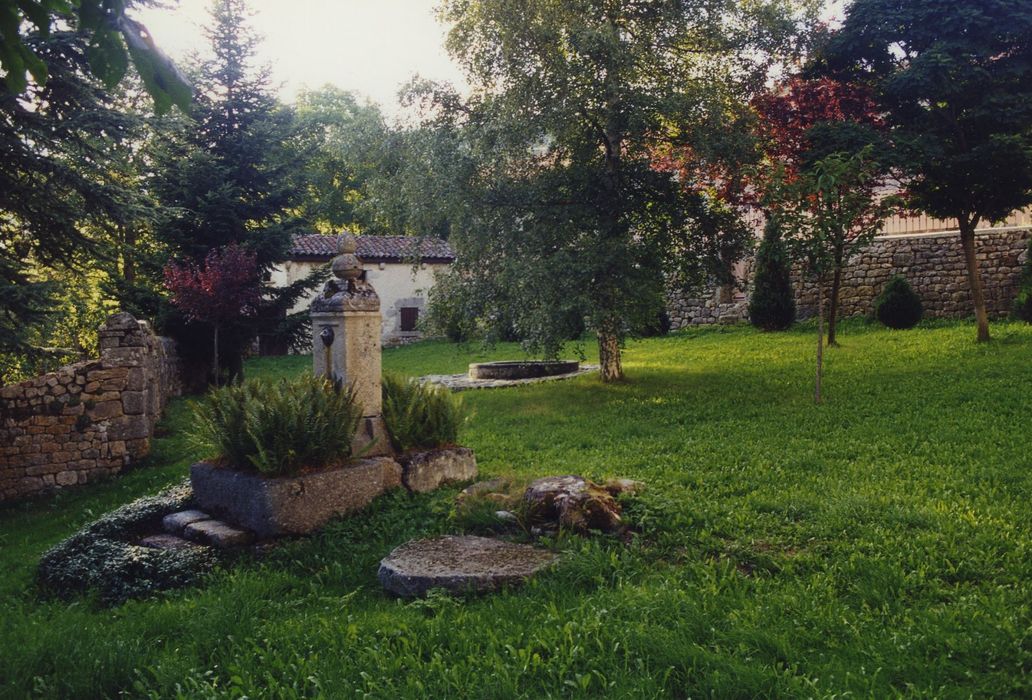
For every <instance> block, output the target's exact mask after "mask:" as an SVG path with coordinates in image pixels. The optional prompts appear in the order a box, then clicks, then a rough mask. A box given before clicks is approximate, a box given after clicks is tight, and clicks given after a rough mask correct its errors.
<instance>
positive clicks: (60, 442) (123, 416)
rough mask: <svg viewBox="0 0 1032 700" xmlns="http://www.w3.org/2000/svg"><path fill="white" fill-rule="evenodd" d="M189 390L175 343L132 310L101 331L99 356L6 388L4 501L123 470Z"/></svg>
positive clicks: (0, 435) (0, 492) (0, 397)
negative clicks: (170, 405) (169, 405)
mask: <svg viewBox="0 0 1032 700" xmlns="http://www.w3.org/2000/svg"><path fill="white" fill-rule="evenodd" d="M180 393H182V385H181V381H180V367H179V360H178V357H177V355H176V352H175V345H174V343H173V342H172V341H171V340H169V339H167V338H159V337H157V336H155V335H154V334H153V333H152V332H151V331H150V328H149V327H148V326H147V324H146V323H143V322H139V321H137V320H136V319H135V318H133V317H132V316H131V315H129V314H126V313H120V314H116V315H114V316H112V317H111V318H109V319H108V320H107V322H106V323H105V324H104V325H103V326H102V327H101V329H100V358H99V359H97V360H90V361H86V362H78V363H76V364H72V365H68V366H67V367H62V368H61V369H59V370H57V371H56V372H51V373H49V374H45V375H43V376H41V377H36V378H34V379H29V380H27V381H24V382H21V383H20V384H12V385H10V386H5V387H3V388H2V389H0V501H11V500H16V499H20V498H24V497H27V496H32V495H35V494H39V493H43V492H47V491H50V490H53V489H57V488H64V487H67V486H73V485H76V484H84V483H87V482H90V481H94V480H96V479H98V478H102V477H106V476H110V475H113V474H117V473H118V472H120V471H121V470H122V469H124V468H125V467H126V466H128V465H129V464H131V463H132V462H133V461H135V460H137V459H140V458H141V457H144V456H145V455H146V454H147V453H148V452H149V450H150V440H151V437H152V436H153V434H154V426H155V424H156V423H157V421H158V419H159V418H160V417H161V413H162V411H163V410H164V408H165V403H166V401H167V400H168V398H169V397H171V396H178V395H179V394H180Z"/></svg>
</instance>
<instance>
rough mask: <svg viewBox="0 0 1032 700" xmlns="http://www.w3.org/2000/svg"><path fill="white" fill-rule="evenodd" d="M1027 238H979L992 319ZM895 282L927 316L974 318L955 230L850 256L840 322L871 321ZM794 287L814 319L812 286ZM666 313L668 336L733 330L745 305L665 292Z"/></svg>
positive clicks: (1010, 293) (803, 311)
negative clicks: (909, 290) (718, 327)
mask: <svg viewBox="0 0 1032 700" xmlns="http://www.w3.org/2000/svg"><path fill="white" fill-rule="evenodd" d="M1030 236H1032V231H1030V230H1029V229H987V230H985V231H980V232H978V234H977V250H978V253H977V255H978V261H979V265H980V267H981V272H982V285H983V288H984V289H985V297H986V305H987V306H988V309H989V313H990V315H992V316H995V317H1002V316H1006V315H1007V314H1008V313H1010V309H1011V304H1012V303H1013V301H1014V298H1015V297H1016V296H1017V294H1018V288H1019V286H1020V279H1021V268H1022V265H1024V263H1025V259H1026V257H1027V256H1028V240H1029V237H1030ZM751 267H752V266H751V265H750V268H751ZM895 275H901V276H903V277H905V278H906V280H907V281H908V282H909V283H910V285H911V286H912V287H913V288H914V291H915V292H917V295H918V296H919V297H920V298H921V301H922V303H923V304H924V309H925V316H926V317H929V318H965V317H967V316H971V315H973V313H974V310H973V308H972V302H971V293H970V291H969V290H968V281H967V267H966V265H965V263H964V252H963V250H962V249H961V245H960V236H959V235H958V234H957V232H956V231H947V232H939V233H931V234H919V235H910V236H886V237H883V238H877V239H875V241H874V242H873V243H872V244H871V245H870V246H868V247H867V248H865V249H864V250H863V251H861V252H860V253H858V254H857V255H856V256H854V258H853V259H852V260H850V261H849V263H848V265H847V267H846V269H845V270H844V273H843V279H842V292H841V298H840V303H841V315H842V316H843V317H845V316H865V315H868V314H870V313H871V312H872V310H873V308H874V300H875V297H877V296H878V294H880V293H881V290H882V288H883V287H884V286H885V284H886V283H887V282H888V281H889V279H890V278H891V277H893V276H895ZM793 283H794V285H795V290H796V308H797V311H798V314H799V316H800V317H801V318H807V317H810V316H813V315H814V314H815V313H816V312H817V293H816V292H817V289H816V286H815V285H814V284H813V283H811V282H806V281H804V280H802V279H801V278H800V277H799V276H798V275H797V276H796V277H795V279H794V280H793ZM750 287H751V285H750ZM750 291H751V289H750ZM668 313H669V315H670V319H671V327H672V328H673V329H674V330H677V329H678V328H684V327H687V326H693V325H705V324H711V323H737V322H739V321H747V320H748V318H749V313H748V302H747V301H744V300H737V301H735V302H732V303H720V302H719V298H718V294H717V290H715V289H712V288H711V289H707V290H705V291H703V292H702V293H699V294H698V295H691V294H686V293H683V292H671V293H670V294H669V296H668Z"/></svg>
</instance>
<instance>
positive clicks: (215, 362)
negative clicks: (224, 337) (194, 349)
mask: <svg viewBox="0 0 1032 700" xmlns="http://www.w3.org/2000/svg"><path fill="white" fill-rule="evenodd" d="M214 328H215V357H214V358H213V359H212V369H214V370H215V386H218V385H219V327H218V326H217V325H216V326H215V327H214Z"/></svg>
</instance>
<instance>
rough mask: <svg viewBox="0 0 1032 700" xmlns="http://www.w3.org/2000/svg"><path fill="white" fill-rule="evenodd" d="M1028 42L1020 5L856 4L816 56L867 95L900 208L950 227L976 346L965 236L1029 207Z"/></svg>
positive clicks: (983, 332) (1031, 102) (979, 306)
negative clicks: (889, 153) (888, 142)
mask: <svg viewBox="0 0 1032 700" xmlns="http://www.w3.org/2000/svg"><path fill="white" fill-rule="evenodd" d="M1030 34H1032V6H1030V5H1029V3H1028V2H1026V0H992V1H991V2H990V1H988V0H979V1H978V2H954V3H941V2H938V1H937V0H910V1H908V2H904V3H900V2H895V1H894V0H856V1H855V2H853V3H852V4H851V5H850V6H849V8H848V10H847V13H846V19H845V22H844V24H843V26H842V29H841V31H840V32H838V33H837V34H836V35H835V36H834V37H833V39H832V41H831V44H830V45H829V47H828V51H827V55H826V56H825V58H824V60H825V64H826V70H827V72H829V73H832V74H835V75H843V76H847V77H848V78H849V79H853V80H860V81H864V82H866V83H868V84H869V85H871V87H872V88H873V90H874V94H875V97H876V99H877V100H878V103H879V104H880V105H881V107H882V108H883V110H884V111H885V114H886V120H887V122H888V123H889V125H890V126H891V128H892V138H893V142H894V150H895V151H896V152H897V157H896V162H897V165H898V167H899V169H900V171H901V174H902V175H903V179H904V183H903V184H904V186H905V187H906V190H907V193H908V195H909V203H910V205H911V206H912V207H913V208H915V209H917V210H920V211H924V212H927V213H928V214H930V215H932V216H935V217H938V218H941V219H956V220H957V221H958V223H959V227H960V232H961V242H962V244H963V246H964V253H965V257H966V260H967V265H968V278H969V279H970V280H971V281H972V285H973V286H972V289H971V296H972V299H973V301H974V307H975V315H976V317H977V321H978V339H979V340H980V341H985V340H988V339H989V321H988V314H987V312H986V306H985V298H984V293H983V291H982V286H981V275H980V273H979V271H978V267H979V265H978V257H977V251H976V241H975V235H974V232H975V229H976V228H977V227H978V224H979V222H980V221H997V220H1000V219H1003V218H1005V217H1006V216H1008V215H1009V214H1010V213H1011V212H1012V211H1014V210H1016V209H1019V208H1021V207H1024V206H1026V205H1028V204H1030V203H1032V127H1030V124H1032V42H1029V40H1028V37H1029V36H1030Z"/></svg>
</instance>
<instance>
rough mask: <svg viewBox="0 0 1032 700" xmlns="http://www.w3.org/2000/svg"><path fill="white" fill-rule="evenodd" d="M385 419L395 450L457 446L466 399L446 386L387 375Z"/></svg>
mask: <svg viewBox="0 0 1032 700" xmlns="http://www.w3.org/2000/svg"><path fill="white" fill-rule="evenodd" d="M383 420H384V422H385V423H386V424H387V432H388V433H389V434H390V436H391V443H392V444H393V445H394V449H396V450H397V451H399V452H407V451H409V450H417V449H433V448H435V447H446V446H451V445H455V444H456V443H457V442H458V439H459V428H461V427H462V424H463V422H464V420H465V413H464V411H463V406H462V400H461V399H460V398H459V397H458V396H456V395H455V394H453V393H452V392H450V391H449V390H448V389H445V388H444V387H439V386H434V385H432V384H421V383H419V382H417V381H415V380H414V379H405V378H403V377H400V376H398V375H395V374H389V373H388V374H385V375H383Z"/></svg>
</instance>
